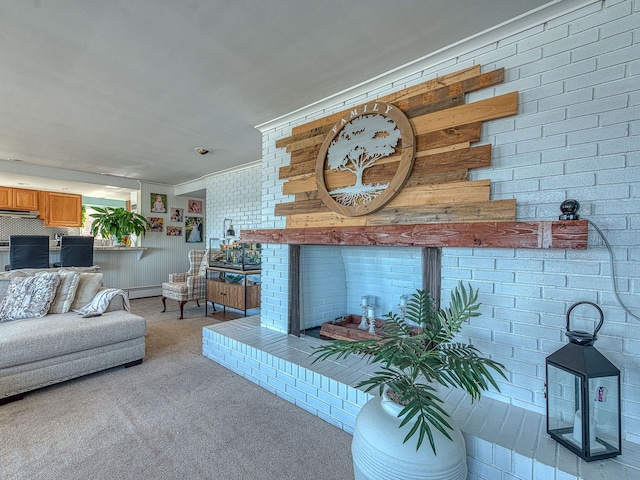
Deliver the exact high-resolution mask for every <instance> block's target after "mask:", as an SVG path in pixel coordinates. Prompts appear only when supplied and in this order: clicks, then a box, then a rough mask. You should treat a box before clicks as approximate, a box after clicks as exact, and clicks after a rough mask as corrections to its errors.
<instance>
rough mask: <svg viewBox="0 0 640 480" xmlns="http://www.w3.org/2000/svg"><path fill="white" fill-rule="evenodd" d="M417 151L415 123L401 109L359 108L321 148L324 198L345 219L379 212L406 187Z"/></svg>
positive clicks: (376, 105) (319, 174)
mask: <svg viewBox="0 0 640 480" xmlns="http://www.w3.org/2000/svg"><path fill="white" fill-rule="evenodd" d="M414 151H415V147H414V142H413V130H412V128H411V124H410V123H409V121H408V120H407V118H406V116H405V115H404V114H403V113H402V112H401V111H400V110H399V109H397V108H396V107H394V106H393V105H388V104H384V103H379V102H378V103H371V104H365V105H361V106H359V107H356V108H354V109H353V110H352V111H350V112H349V113H348V114H347V115H345V116H344V117H343V118H342V119H340V121H339V122H338V123H337V124H336V125H335V126H334V127H333V128H332V129H331V130H330V132H329V134H328V135H327V137H326V138H325V140H324V143H323V144H322V147H321V148H320V153H319V155H318V160H317V163H316V180H317V185H318V192H319V194H320V197H321V198H322V200H323V201H324V203H325V205H327V206H328V207H329V208H331V209H332V210H334V211H336V212H338V213H341V214H343V215H346V216H358V215H365V214H368V213H372V212H375V211H376V210H378V209H380V208H382V207H383V206H384V205H385V204H386V203H387V202H388V201H389V200H391V198H393V196H394V195H395V194H396V193H397V192H398V191H399V190H400V188H401V187H402V185H403V184H404V182H405V180H406V178H407V177H408V175H409V173H410V171H411V167H412V165H413V155H414ZM373 167H377V168H376V170H375V172H374V173H372V174H371V175H370V178H371V179H370V180H368V181H367V180H365V171H367V170H368V169H373ZM342 172H348V173H349V174H350V175H346V176H345V175H344V174H343V173H342Z"/></svg>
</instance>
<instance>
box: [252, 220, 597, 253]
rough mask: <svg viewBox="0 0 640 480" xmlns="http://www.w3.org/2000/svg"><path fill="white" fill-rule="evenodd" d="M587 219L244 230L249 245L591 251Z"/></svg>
mask: <svg viewBox="0 0 640 480" xmlns="http://www.w3.org/2000/svg"><path fill="white" fill-rule="evenodd" d="M588 229H589V224H588V222H587V221H586V220H569V221H564V220H563V221H540V222H477V223H439V224H420V225H377V226H346V227H322V228H317V227H314V228H286V229H264V230H243V231H242V233H241V235H240V238H241V241H243V242H257V243H266V244H269V243H271V244H289V245H361V246H362V245H382V246H412V247H467V248H468V247H486V248H570V249H578V250H585V249H586V248H587V243H588Z"/></svg>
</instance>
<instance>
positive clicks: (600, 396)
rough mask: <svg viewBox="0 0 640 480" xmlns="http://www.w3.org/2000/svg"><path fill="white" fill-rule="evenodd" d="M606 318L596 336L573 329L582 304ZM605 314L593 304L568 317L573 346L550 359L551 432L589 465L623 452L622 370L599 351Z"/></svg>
mask: <svg viewBox="0 0 640 480" xmlns="http://www.w3.org/2000/svg"><path fill="white" fill-rule="evenodd" d="M582 304H586V305H591V306H593V307H595V308H596V309H597V310H598V312H599V313H600V322H599V323H598V325H597V326H596V328H595V330H594V332H593V334H590V333H587V332H583V331H580V330H574V331H572V330H570V328H569V315H570V314H571V311H572V310H573V309H574V308H575V307H577V306H578V305H582ZM603 322H604V315H603V313H602V310H601V309H600V307H598V306H597V305H596V304H595V303H592V302H578V303H575V304H573V305H572V306H571V307H570V308H569V311H568V312H567V331H566V332H565V335H566V336H567V337H569V343H568V344H567V345H565V346H564V347H562V348H561V349H560V350H558V351H556V352H554V353H552V354H551V355H549V356H548V357H547V360H546V369H547V384H546V387H547V390H546V397H547V433H548V434H549V435H550V436H551V438H553V439H554V440H556V441H557V442H558V443H560V444H561V445H563V446H565V447H566V448H568V449H569V450H571V451H572V452H573V453H575V454H576V455H578V456H579V457H581V458H582V459H583V460H586V461H587V462H591V461H594V460H601V459H603V458H611V457H615V456H617V455H620V453H621V444H622V436H621V417H620V370H618V369H617V368H616V367H615V366H614V365H613V364H612V363H611V362H610V361H609V360H607V358H606V357H605V356H604V355H602V354H601V353H600V352H599V351H598V350H596V348H595V347H594V346H593V343H594V342H595V341H596V335H597V333H598V330H600V328H601V327H602V323H603Z"/></svg>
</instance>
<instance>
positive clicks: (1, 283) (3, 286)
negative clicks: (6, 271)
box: [0, 278, 11, 301]
mask: <svg viewBox="0 0 640 480" xmlns="http://www.w3.org/2000/svg"><path fill="white" fill-rule="evenodd" d="M10 284H11V279H10V278H0V301H2V299H3V298H4V297H5V295H6V294H7V290H8V289H9V285H10Z"/></svg>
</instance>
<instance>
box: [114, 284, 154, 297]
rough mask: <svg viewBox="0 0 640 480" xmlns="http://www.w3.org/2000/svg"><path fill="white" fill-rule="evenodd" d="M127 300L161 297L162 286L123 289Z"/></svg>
mask: <svg viewBox="0 0 640 480" xmlns="http://www.w3.org/2000/svg"><path fill="white" fill-rule="evenodd" d="M122 290H124V291H125V292H127V295H128V296H129V298H145V297H157V296H160V295H162V285H147V286H142V287H131V288H123V289H122Z"/></svg>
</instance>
